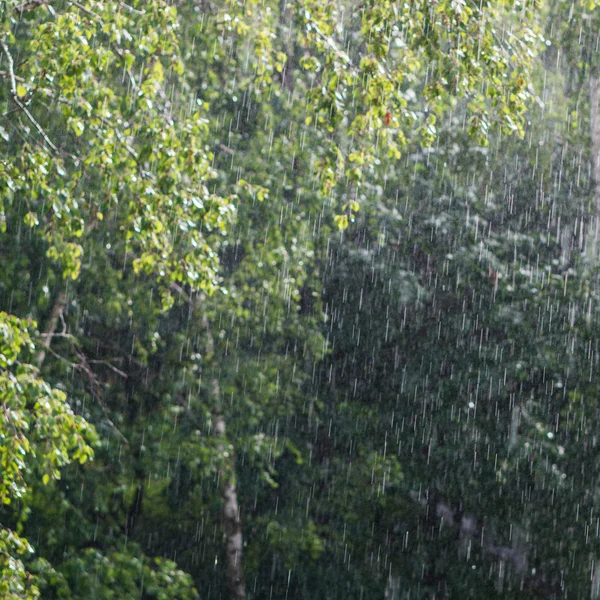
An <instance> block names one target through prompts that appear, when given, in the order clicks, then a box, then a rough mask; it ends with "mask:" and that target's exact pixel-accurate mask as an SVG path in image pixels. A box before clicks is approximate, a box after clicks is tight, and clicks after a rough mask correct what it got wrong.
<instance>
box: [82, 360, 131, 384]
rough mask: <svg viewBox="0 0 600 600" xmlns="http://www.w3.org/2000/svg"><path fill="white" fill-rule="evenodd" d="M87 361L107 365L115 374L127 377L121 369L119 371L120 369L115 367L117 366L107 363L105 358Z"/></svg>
mask: <svg viewBox="0 0 600 600" xmlns="http://www.w3.org/2000/svg"><path fill="white" fill-rule="evenodd" d="M88 362H89V363H90V364H97V365H104V366H105V367H108V368H109V369H110V370H111V371H114V372H115V373H116V374H117V375H120V376H121V377H123V378H124V379H127V373H124V372H123V371H121V369H117V367H115V366H114V365H112V364H111V363H109V362H108V361H107V360H88Z"/></svg>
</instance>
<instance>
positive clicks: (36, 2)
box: [13, 0, 52, 15]
mask: <svg viewBox="0 0 600 600" xmlns="http://www.w3.org/2000/svg"><path fill="white" fill-rule="evenodd" d="M51 2H52V0H31V2H25V4H20V5H19V6H15V8H14V9H13V12H15V13H17V14H18V15H22V14H23V13H26V12H29V11H30V10H34V9H36V8H37V7H38V6H43V5H44V4H50V3H51Z"/></svg>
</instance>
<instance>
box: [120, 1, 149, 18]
mask: <svg viewBox="0 0 600 600" xmlns="http://www.w3.org/2000/svg"><path fill="white" fill-rule="evenodd" d="M119 6H121V7H122V8H124V9H125V10H128V11H129V12H130V13H133V14H134V15H145V14H146V11H145V10H138V9H137V8H133V6H129V4H125V2H119Z"/></svg>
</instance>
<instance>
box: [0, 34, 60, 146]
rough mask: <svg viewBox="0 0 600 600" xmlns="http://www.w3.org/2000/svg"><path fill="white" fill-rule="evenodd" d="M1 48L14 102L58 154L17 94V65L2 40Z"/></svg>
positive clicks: (0, 42) (0, 41)
mask: <svg viewBox="0 0 600 600" xmlns="http://www.w3.org/2000/svg"><path fill="white" fill-rule="evenodd" d="M0 46H1V47H2V51H3V52H4V54H5V56H6V60H7V61H8V74H9V78H10V93H11V94H12V99H13V102H14V103H15V104H16V105H17V106H18V107H19V108H20V109H21V110H22V111H23V112H24V113H25V116H26V117H27V118H28V119H29V121H30V122H31V124H32V125H33V126H34V127H35V128H36V129H37V131H38V133H39V134H40V135H41V136H42V138H43V140H44V142H46V144H47V145H48V147H49V148H50V149H51V150H52V151H53V152H56V153H58V148H57V147H56V146H55V145H54V144H53V142H52V140H51V139H50V138H49V137H48V134H47V133H46V132H45V131H44V130H43V128H42V126H41V125H40V124H39V123H38V122H37V121H36V120H35V118H34V116H33V115H32V114H31V112H30V111H29V109H28V108H27V106H25V104H23V103H22V102H21V100H20V98H19V94H18V93H17V80H16V77H15V63H14V61H13V57H12V54H11V53H10V50H9V49H8V46H7V45H6V42H5V41H4V40H0Z"/></svg>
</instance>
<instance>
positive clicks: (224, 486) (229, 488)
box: [199, 296, 246, 600]
mask: <svg viewBox="0 0 600 600" xmlns="http://www.w3.org/2000/svg"><path fill="white" fill-rule="evenodd" d="M199 299H200V301H203V300H204V297H202V296H200V298H199ZM202 325H203V326H204V329H205V331H206V355H207V358H209V360H210V359H211V358H212V357H213V355H214V340H213V336H212V332H211V330H210V325H209V323H208V318H207V316H206V313H204V314H203V315H202ZM211 395H212V398H211V399H212V402H213V411H212V414H213V422H214V425H215V433H216V434H217V436H218V438H219V440H220V441H219V446H218V449H219V454H220V460H221V461H222V462H221V465H222V466H221V467H220V469H219V481H220V486H221V487H220V493H221V498H222V499H223V528H224V530H225V545H226V553H227V559H226V560H227V597H228V600H246V585H245V582H244V569H243V563H242V558H243V552H244V538H243V535H242V523H241V519H240V508H239V503H238V493H237V485H236V478H235V454H234V452H233V447H232V446H231V444H228V443H227V435H226V433H227V431H226V423H225V417H224V416H223V406H222V403H221V390H220V387H219V381H218V379H217V378H215V377H213V378H212V379H211Z"/></svg>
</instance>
